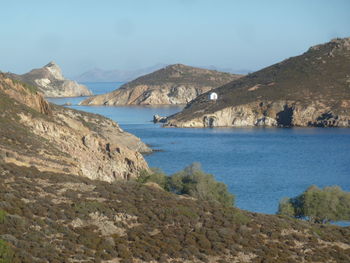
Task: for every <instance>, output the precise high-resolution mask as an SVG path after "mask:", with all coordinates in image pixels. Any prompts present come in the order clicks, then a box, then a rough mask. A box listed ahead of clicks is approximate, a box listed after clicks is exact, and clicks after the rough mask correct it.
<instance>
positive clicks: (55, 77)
mask: <svg viewBox="0 0 350 263" xmlns="http://www.w3.org/2000/svg"><path fill="white" fill-rule="evenodd" d="M11 78H15V79H17V80H20V81H22V82H25V83H28V84H30V85H33V86H36V87H38V89H39V91H40V92H42V93H43V94H44V96H45V97H79V96H90V95H92V92H91V91H90V90H89V89H88V88H87V87H86V86H84V85H81V84H78V83H77V82H76V81H73V80H68V79H65V78H64V76H63V74H62V71H61V69H60V67H59V66H58V65H57V64H56V63H55V62H50V63H49V64H47V65H46V66H44V67H42V68H39V69H33V70H32V71H30V72H28V73H26V74H23V75H15V74H11Z"/></svg>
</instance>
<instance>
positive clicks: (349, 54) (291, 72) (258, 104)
mask: <svg viewBox="0 0 350 263" xmlns="http://www.w3.org/2000/svg"><path fill="white" fill-rule="evenodd" d="M349 69H350V38H342V39H340V38H337V39H334V40H332V41H330V42H328V43H325V44H321V45H317V46H313V47H311V48H310V49H309V50H308V51H307V52H305V53H304V54H302V55H300V56H296V57H292V58H289V59H286V60H284V61H282V62H280V63H277V64H275V65H272V66H270V67H267V68H264V69H262V70H260V71H257V72H255V73H251V74H248V75H247V76H245V77H242V78H240V79H238V80H235V81H232V82H230V83H228V84H226V85H223V86H221V87H219V88H217V89H215V90H214V91H213V92H215V93H216V94H217V99H216V100H215V99H214V100H213V99H210V96H209V94H208V93H206V94H202V95H200V96H199V97H197V98H196V99H195V100H193V101H192V102H190V103H189V104H188V105H187V106H186V107H185V108H184V110H183V111H182V112H180V113H178V114H175V115H173V116H169V117H168V118H167V124H165V125H166V126H172V127H246V126H276V127H292V126H299V127H307V126H309V127H350V71H349Z"/></svg>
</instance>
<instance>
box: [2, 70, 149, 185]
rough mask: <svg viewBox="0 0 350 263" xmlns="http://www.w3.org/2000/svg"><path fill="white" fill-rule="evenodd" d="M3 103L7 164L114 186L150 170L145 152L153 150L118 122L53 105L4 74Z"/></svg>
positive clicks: (4, 157)
mask: <svg viewBox="0 0 350 263" xmlns="http://www.w3.org/2000/svg"><path fill="white" fill-rule="evenodd" d="M0 100H1V102H4V103H0V104H1V107H0V108H1V112H2V115H1V117H0V119H1V123H2V125H1V126H0V135H1V136H0V138H1V139H0V155H1V156H3V159H4V161H5V162H8V163H14V164H16V165H20V166H35V167H37V168H38V169H39V170H41V171H52V172H60V173H62V172H64V173H70V174H75V175H81V176H85V177H88V178H90V179H98V180H103V181H108V182H112V181H115V180H120V179H125V180H128V179H130V178H132V177H137V176H138V175H139V173H140V172H141V171H142V170H148V166H147V163H146V161H145V160H144V158H143V157H142V155H141V154H140V153H139V152H140V151H144V152H147V151H150V149H149V148H148V147H147V146H146V145H145V144H144V143H143V142H141V140H140V139H139V138H137V137H135V136H133V135H131V134H129V133H127V132H125V131H123V130H122V129H121V128H120V127H119V126H118V124H116V123H115V122H113V121H112V120H109V119H106V118H104V117H102V116H100V115H95V114H89V113H84V112H80V111H76V110H72V109H67V108H64V107H60V106H56V105H53V104H48V103H47V102H46V101H45V100H44V99H43V98H42V96H41V95H40V94H38V93H35V92H31V91H29V90H28V89H26V87H25V86H23V85H22V84H20V83H18V82H16V81H12V80H11V79H8V78H6V77H5V76H3V75H2V76H0ZM5 103H7V104H8V105H10V107H8V105H7V106H6V105H4V104H5Z"/></svg>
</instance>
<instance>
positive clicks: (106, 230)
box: [0, 160, 350, 263]
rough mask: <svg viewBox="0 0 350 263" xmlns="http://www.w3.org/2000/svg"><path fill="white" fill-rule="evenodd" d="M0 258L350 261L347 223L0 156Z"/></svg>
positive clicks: (226, 262)
mask: <svg viewBox="0 0 350 263" xmlns="http://www.w3.org/2000/svg"><path fill="white" fill-rule="evenodd" d="M0 176H1V180H2V183H1V184H0V245H1V251H2V252H3V251H5V252H6V254H5V253H2V254H1V256H3V255H4V254H5V255H6V257H7V260H8V261H1V262H12V263H19V262H28V263H32V262H105V263H114V262H121V263H126V262H135V263H141V262H153V263H155V262H173V263H175V262H187V263H192V262H193V263H196V262H209V263H214V262H215V263H216V262H222V263H234V262H236V263H238V262H242V263H243V262H281V263H282V262H291V263H299V262H314V263H316V262H334V263H335V262H337V263H342V262H344V263H348V262H350V228H349V227H346V228H345V227H343V228H342V227H337V226H332V225H322V226H320V225H315V224H309V223H307V222H303V221H299V220H296V219H290V218H285V217H279V216H275V215H262V214H255V213H249V212H246V211H241V210H239V209H236V208H233V207H231V208H230V207H226V208H225V207H221V206H219V205H214V204H212V203H208V202H205V201H198V200H195V199H191V198H187V197H183V196H177V195H174V194H171V193H168V192H165V191H163V190H160V189H159V188H156V187H153V186H145V185H140V184H137V183H135V182H124V183H123V182H118V183H115V184H109V183H106V182H101V181H91V180H89V179H87V178H84V177H77V176H72V175H67V174H62V173H54V172H40V171H38V170H37V169H36V168H34V167H23V166H22V167H20V166H17V165H15V164H10V163H8V164H4V163H3V162H2V161H1V160H0Z"/></svg>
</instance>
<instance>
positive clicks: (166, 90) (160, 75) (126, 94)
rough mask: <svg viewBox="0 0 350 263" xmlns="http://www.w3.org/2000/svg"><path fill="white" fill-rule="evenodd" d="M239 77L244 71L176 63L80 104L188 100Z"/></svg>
mask: <svg viewBox="0 0 350 263" xmlns="http://www.w3.org/2000/svg"><path fill="white" fill-rule="evenodd" d="M239 77H241V75H235V74H230V73H222V72H218V71H215V70H208V69H200V68H194V67H189V66H185V65H181V64H176V65H171V66H167V67H165V68H163V69H160V70H158V71H155V72H153V73H151V74H148V75H145V76H142V77H139V78H137V79H135V80H133V81H131V82H129V83H126V84H124V85H123V86H122V87H120V88H119V89H117V90H115V91H113V92H111V93H107V94H104V95H99V96H95V97H91V98H88V99H86V100H84V101H83V102H82V103H81V104H82V105H132V104H135V105H166V104H186V103H188V102H189V101H191V100H193V99H194V98H196V97H197V96H198V95H200V94H202V93H204V92H207V91H209V90H211V89H213V88H216V87H219V86H221V85H223V84H226V83H228V82H230V81H232V80H234V79H238V78H239Z"/></svg>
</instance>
